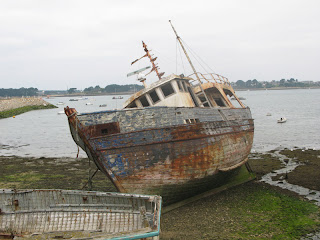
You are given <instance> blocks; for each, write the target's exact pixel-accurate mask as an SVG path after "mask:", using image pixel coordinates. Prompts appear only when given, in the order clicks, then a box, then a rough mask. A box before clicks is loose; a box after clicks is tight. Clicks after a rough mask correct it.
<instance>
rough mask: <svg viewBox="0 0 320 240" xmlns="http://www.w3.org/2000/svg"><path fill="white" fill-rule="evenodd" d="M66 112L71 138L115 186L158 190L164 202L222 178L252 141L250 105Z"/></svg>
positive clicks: (241, 159)
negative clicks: (82, 112)
mask: <svg viewBox="0 0 320 240" xmlns="http://www.w3.org/2000/svg"><path fill="white" fill-rule="evenodd" d="M65 112H66V114H67V116H68V121H69V125H70V130H71V133H72V136H73V139H74V141H75V142H76V143H77V144H78V145H79V146H80V147H81V148H82V149H83V150H84V151H85V152H86V153H87V155H88V157H89V158H90V159H92V160H93V161H94V162H95V163H96V165H97V167H98V168H99V169H100V170H101V171H102V172H103V173H105V174H106V175H107V176H108V177H109V179H110V180H111V181H112V182H113V184H114V185H115V186H116V188H117V189H118V191H120V192H127V193H139V194H157V195H161V196H162V197H163V202H164V204H165V205H167V204H170V203H173V202H177V201H179V200H182V199H185V198H188V197H191V196H193V195H196V194H198V193H201V192H204V191H207V190H209V189H212V188H214V187H218V186H221V185H223V184H224V183H226V182H227V181H228V178H230V177H232V176H233V175H234V174H236V173H237V171H238V169H239V167H240V166H242V165H243V164H244V163H245V162H246V161H247V157H248V155H249V153H250V150H251V147H252V143H253V132H254V123H253V119H252V116H251V112H250V109H249V108H232V109H231V108H225V109H222V108H221V109H218V108H210V109H208V108H201V107H195V108H188V107H150V108H142V109H124V110H115V111H104V112H94V113H87V114H86V113H85V114H77V112H76V110H75V109H72V108H66V109H65Z"/></svg>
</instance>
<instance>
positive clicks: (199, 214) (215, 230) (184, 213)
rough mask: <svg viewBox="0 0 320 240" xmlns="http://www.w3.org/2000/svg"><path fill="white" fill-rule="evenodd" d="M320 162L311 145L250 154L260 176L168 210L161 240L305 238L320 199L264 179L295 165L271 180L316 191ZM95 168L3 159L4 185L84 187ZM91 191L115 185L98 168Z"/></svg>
mask: <svg viewBox="0 0 320 240" xmlns="http://www.w3.org/2000/svg"><path fill="white" fill-rule="evenodd" d="M319 161H320V151H319V150H311V149H309V150H308V149H283V150H277V151H270V152H267V153H254V154H251V155H250V160H249V163H250V166H251V168H252V170H253V171H254V172H255V173H256V175H257V179H256V180H254V181H251V182H248V183H245V184H243V185H240V186H237V187H233V188H231V189H228V190H226V191H223V192H221V193H218V194H216V195H213V196H210V197H207V198H204V199H201V200H198V201H196V202H193V203H191V204H189V205H186V206H183V207H181V208H178V209H175V210H173V211H170V212H168V213H165V214H163V215H162V221H161V239H301V238H302V237H305V236H307V235H308V234H313V233H315V234H317V233H319V232H320V210H319V207H318V206H317V205H316V204H315V203H317V201H315V200H311V201H310V200H308V199H307V198H306V196H303V195H299V194H298V193H296V192H292V191H289V190H287V189H285V188H281V187H279V186H273V185H270V184H267V183H265V182H262V180H263V179H264V177H265V176H266V175H267V174H270V173H274V174H275V173H277V171H278V170H279V169H284V168H285V167H286V165H288V166H289V167H290V166H291V165H292V164H293V163H296V164H297V166H295V168H294V169H293V170H288V171H285V172H284V173H279V174H276V175H275V176H273V177H272V181H275V182H277V183H279V184H282V183H286V182H288V184H293V185H295V186H301V187H304V188H306V189H308V190H309V191H310V193H311V195H316V194H312V192H314V193H317V192H318V191H319V190H320V181H319V180H320V179H319V177H320V176H319V172H320V162H319ZM90 166H91V168H90V167H89V161H88V159H86V158H81V159H74V158H22V157H16V156H10V157H0V188H47V189H51V188H60V189H82V188H83V186H85V185H86V183H87V181H88V172H89V169H91V170H90V172H91V173H93V172H94V171H95V165H94V164H93V163H91V165H90ZM281 182H282V183H281ZM85 189H88V188H87V186H86V187H85ZM92 190H97V191H115V190H116V189H115V188H114V187H113V185H112V183H111V182H110V181H109V180H108V179H107V178H106V177H105V176H104V175H103V174H102V173H101V172H98V173H97V174H96V175H95V177H94V179H93V188H92ZM309 237H310V239H312V236H311V235H309ZM307 239H308V238H307ZM314 239H316V238H314Z"/></svg>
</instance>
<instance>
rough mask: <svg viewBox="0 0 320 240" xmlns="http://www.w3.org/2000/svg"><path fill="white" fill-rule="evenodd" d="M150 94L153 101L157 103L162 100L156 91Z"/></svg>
mask: <svg viewBox="0 0 320 240" xmlns="http://www.w3.org/2000/svg"><path fill="white" fill-rule="evenodd" d="M149 95H150V97H151V99H152V102H153V103H156V102H159V101H160V98H159V96H158V94H157V92H156V91H152V92H150V93H149Z"/></svg>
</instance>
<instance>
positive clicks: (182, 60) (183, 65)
mask: <svg viewBox="0 0 320 240" xmlns="http://www.w3.org/2000/svg"><path fill="white" fill-rule="evenodd" d="M177 41H178V39H177ZM178 49H179V52H180V58H181V63H182V67H183V72H184V73H186V70H185V69H184V64H183V60H182V56H181V49H180V48H178Z"/></svg>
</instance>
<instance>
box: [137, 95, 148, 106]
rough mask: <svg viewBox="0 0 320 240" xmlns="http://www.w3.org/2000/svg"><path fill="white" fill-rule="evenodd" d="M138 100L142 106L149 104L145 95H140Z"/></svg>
mask: <svg viewBox="0 0 320 240" xmlns="http://www.w3.org/2000/svg"><path fill="white" fill-rule="evenodd" d="M139 100H140V102H141V104H142V106H144V107H149V106H150V104H149V102H148V100H147V98H146V96H142V97H141V98H140V99H139Z"/></svg>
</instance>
